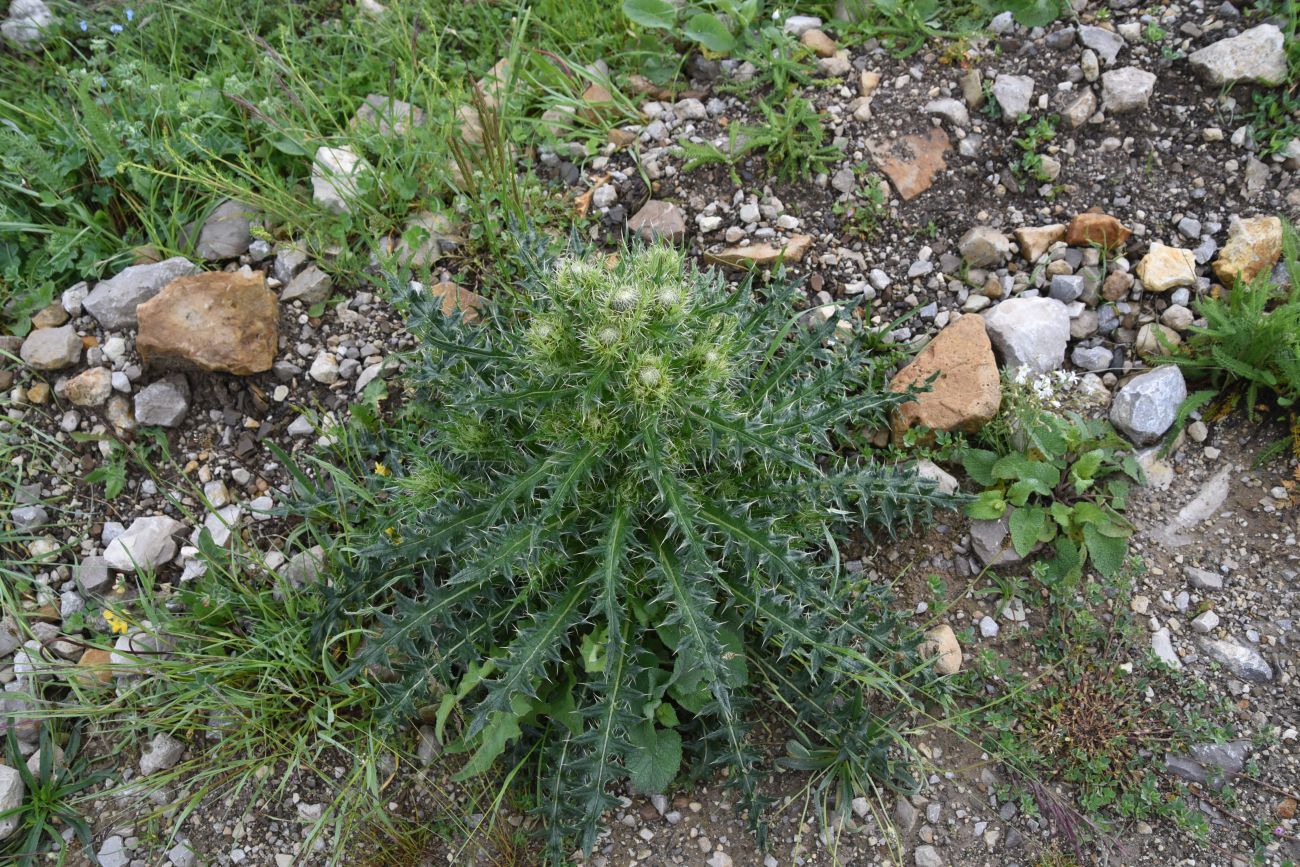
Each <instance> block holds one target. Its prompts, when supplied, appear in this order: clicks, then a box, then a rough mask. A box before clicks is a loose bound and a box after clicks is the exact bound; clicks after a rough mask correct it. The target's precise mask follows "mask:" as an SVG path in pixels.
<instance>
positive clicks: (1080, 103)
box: [1061, 88, 1097, 129]
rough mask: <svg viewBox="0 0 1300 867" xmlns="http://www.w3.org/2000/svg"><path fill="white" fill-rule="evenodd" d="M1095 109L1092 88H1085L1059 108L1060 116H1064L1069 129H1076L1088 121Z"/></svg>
mask: <svg viewBox="0 0 1300 867" xmlns="http://www.w3.org/2000/svg"><path fill="white" fill-rule="evenodd" d="M1096 111H1097V95H1096V94H1094V93H1093V92H1092V88H1085V89H1084V91H1083V93H1081V94H1079V95H1078V96H1077V97H1075V98H1074V99H1072V100H1070V102H1069V104H1068V105H1066V106H1065V108H1063V109H1062V110H1061V116H1062V117H1064V118H1065V120H1066V122H1067V123H1068V124H1069V125H1070V128H1071V129H1077V128H1079V127H1081V126H1083V125H1084V124H1085V123H1087V122H1088V118H1090V117H1092V116H1093V114H1094V113H1095V112H1096Z"/></svg>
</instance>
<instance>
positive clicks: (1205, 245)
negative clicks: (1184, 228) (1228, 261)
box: [1192, 235, 1219, 265]
mask: <svg viewBox="0 0 1300 867" xmlns="http://www.w3.org/2000/svg"><path fill="white" fill-rule="evenodd" d="M1218 251H1219V242H1218V241H1215V240H1214V236H1212V235H1202V236H1201V243H1199V244H1197V245H1196V247H1195V248H1194V249H1193V250H1192V255H1193V256H1195V257H1196V264H1197V265H1204V264H1206V263H1207V262H1209V261H1210V260H1211V259H1213V258H1214V254H1215V253H1217V252H1218Z"/></svg>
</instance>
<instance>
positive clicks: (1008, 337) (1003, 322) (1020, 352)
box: [984, 298, 1070, 374]
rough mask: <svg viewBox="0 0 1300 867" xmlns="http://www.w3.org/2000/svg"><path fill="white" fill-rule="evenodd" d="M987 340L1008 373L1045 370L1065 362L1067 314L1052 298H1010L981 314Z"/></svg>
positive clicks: (1067, 333)
mask: <svg viewBox="0 0 1300 867" xmlns="http://www.w3.org/2000/svg"><path fill="white" fill-rule="evenodd" d="M984 327H985V329H987V331H988V334H989V339H990V340H992V341H993V345H994V347H996V348H997V350H998V352H999V353H1000V354H1001V356H1002V361H1003V364H1004V365H1005V367H1006V369H1007V371H1008V372H1010V373H1012V374H1014V373H1016V372H1017V371H1019V370H1020V368H1022V367H1024V368H1028V370H1029V372H1030V373H1047V372H1048V371H1051V370H1056V369H1058V368H1059V367H1060V366H1061V364H1062V363H1063V362H1064V361H1065V347H1066V345H1067V344H1068V343H1069V342H1070V313H1069V311H1068V310H1067V309H1066V306H1065V305H1064V304H1062V303H1061V302H1060V301H1057V300H1055V299H1054V298H1012V299H1010V300H1007V301H1003V302H1002V303H1001V304H998V305H997V306H996V307H994V308H992V309H991V310H990V311H989V312H988V313H986V314H984Z"/></svg>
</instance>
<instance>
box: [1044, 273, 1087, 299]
mask: <svg viewBox="0 0 1300 867" xmlns="http://www.w3.org/2000/svg"><path fill="white" fill-rule="evenodd" d="M1049 294H1050V295H1051V296H1052V297H1053V298H1055V299H1056V300H1057V301H1060V302H1061V303H1062V304H1072V303H1074V302H1075V301H1078V300H1079V298H1080V296H1082V295H1083V277H1081V276H1080V275H1078V274H1056V275H1054V276H1053V277H1052V288H1051V290H1050V291H1049Z"/></svg>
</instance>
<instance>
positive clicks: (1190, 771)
mask: <svg viewBox="0 0 1300 867" xmlns="http://www.w3.org/2000/svg"><path fill="white" fill-rule="evenodd" d="M1248 755H1250V741H1245V740H1238V741H1229V742H1228V743H1226V744H1196V745H1194V746H1193V747H1192V748H1191V755H1187V756H1184V755H1174V754H1172V753H1169V754H1166V755H1165V767H1166V768H1168V769H1169V770H1170V771H1171V772H1173V773H1174V774H1176V775H1178V776H1180V777H1182V778H1183V779H1184V780H1189V781H1191V782H1193V783H1200V784H1202V785H1208V786H1210V787H1212V788H1216V789H1217V788H1218V787H1220V786H1222V785H1223V784H1224V783H1226V782H1227V781H1228V780H1230V779H1232V778H1233V777H1235V776H1237V774H1240V773H1241V769H1242V767H1243V766H1244V765H1245V764H1246V757H1247V756H1248Z"/></svg>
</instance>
